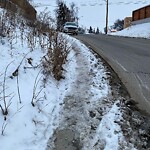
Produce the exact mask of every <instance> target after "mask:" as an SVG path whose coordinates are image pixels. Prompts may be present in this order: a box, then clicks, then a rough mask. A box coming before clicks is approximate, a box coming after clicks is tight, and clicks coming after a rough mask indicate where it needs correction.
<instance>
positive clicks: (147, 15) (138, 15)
mask: <svg viewBox="0 0 150 150" xmlns="http://www.w3.org/2000/svg"><path fill="white" fill-rule="evenodd" d="M146 22H150V5H147V6H145V7H142V8H139V9H137V10H134V11H133V12H132V24H140V23H146Z"/></svg>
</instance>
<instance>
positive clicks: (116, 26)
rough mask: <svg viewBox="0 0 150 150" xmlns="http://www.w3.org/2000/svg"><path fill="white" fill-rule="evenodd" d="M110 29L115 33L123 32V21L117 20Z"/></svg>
mask: <svg viewBox="0 0 150 150" xmlns="http://www.w3.org/2000/svg"><path fill="white" fill-rule="evenodd" d="M111 28H112V29H115V30H117V31H120V30H123V28H124V20H120V19H117V20H116V21H115V22H114V25H113V26H111Z"/></svg>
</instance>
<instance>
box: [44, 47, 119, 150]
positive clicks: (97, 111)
mask: <svg viewBox="0 0 150 150" xmlns="http://www.w3.org/2000/svg"><path fill="white" fill-rule="evenodd" d="M75 47H78V45H75ZM88 53H89V55H90V61H89V60H88V58H87V55H88ZM90 53H91V52H88V51H86V52H81V51H80V50H79V49H78V48H76V54H77V55H76V63H77V67H76V72H77V75H76V76H77V78H76V81H75V82H74V84H73V85H72V89H71V91H69V92H68V93H66V96H65V98H64V103H63V110H62V112H61V114H60V115H61V117H60V118H62V119H61V122H60V124H59V127H58V128H57V129H56V131H55V132H54V135H53V137H51V138H50V139H49V142H48V146H47V150H52V149H55V150H60V149H61V150H79V149H84V150H88V149H91V148H90V146H94V145H95V144H96V142H97V141H98V140H99V137H96V132H98V131H97V130H96V129H97V128H98V126H99V124H100V121H101V120H102V117H103V116H104V115H105V114H107V113H109V110H110V109H111V107H112V105H113V104H114V100H113V98H112V96H111V93H110V86H109V82H108V79H107V77H106V70H105V68H104V66H103V65H102V62H101V61H100V59H99V60H98V59H96V58H95V56H94V55H91V54H90ZM96 60H97V61H96ZM116 110H117V109H116ZM117 111H118V110H117ZM114 115H115V112H114ZM119 115H120V114H119V112H118V113H117V116H118V117H120V116H119ZM110 119H111V118H110ZM112 122H113V121H112ZM116 126H118V125H117V124H115V128H117V127H116ZM104 130H105V129H104ZM117 130H121V129H120V128H119V127H118V129H117ZM119 134H120V133H119ZM116 136H117V135H116ZM94 137H95V138H96V139H95V141H93V142H92V141H91V139H93V138H94ZM120 137H122V136H120ZM105 140H106V139H105ZM90 141H91V142H92V143H90ZM105 142H106V141H105ZM108 145H109V144H108ZM103 146H104V145H103ZM117 146H118V145H117V144H116V149H117ZM114 148H115V147H114Z"/></svg>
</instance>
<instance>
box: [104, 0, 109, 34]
mask: <svg viewBox="0 0 150 150" xmlns="http://www.w3.org/2000/svg"><path fill="white" fill-rule="evenodd" d="M107 32H108V0H106V32H105V33H106V34H107Z"/></svg>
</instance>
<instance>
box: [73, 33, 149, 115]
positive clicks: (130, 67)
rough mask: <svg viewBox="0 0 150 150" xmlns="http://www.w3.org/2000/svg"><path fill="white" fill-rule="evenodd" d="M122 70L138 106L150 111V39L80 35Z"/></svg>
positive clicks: (114, 66) (79, 36)
mask: <svg viewBox="0 0 150 150" xmlns="http://www.w3.org/2000/svg"><path fill="white" fill-rule="evenodd" d="M76 38H77V39H79V40H81V41H82V42H84V43H85V44H86V45H87V46H90V47H91V48H92V49H93V50H94V51H96V52H97V53H98V54H99V55H100V56H101V57H102V58H103V59H104V60H105V61H106V62H107V63H108V64H109V65H110V66H111V67H112V68H113V69H114V71H115V72H116V73H117V74H118V76H119V77H120V79H121V80H122V82H123V83H124V85H125V86H126V88H127V90H128V92H129V94H130V96H131V98H132V99H133V100H135V101H136V102H137V103H138V107H139V108H140V109H142V110H144V111H146V112H148V113H149V114H150V40H148V39H137V38H126V37H115V36H109V35H102V34H99V35H91V34H89V35H78V36H77V37H76Z"/></svg>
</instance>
